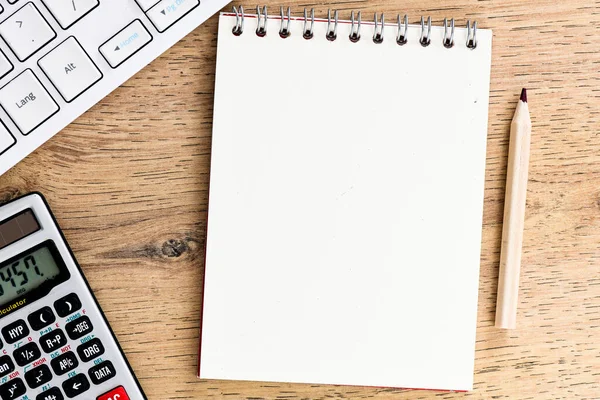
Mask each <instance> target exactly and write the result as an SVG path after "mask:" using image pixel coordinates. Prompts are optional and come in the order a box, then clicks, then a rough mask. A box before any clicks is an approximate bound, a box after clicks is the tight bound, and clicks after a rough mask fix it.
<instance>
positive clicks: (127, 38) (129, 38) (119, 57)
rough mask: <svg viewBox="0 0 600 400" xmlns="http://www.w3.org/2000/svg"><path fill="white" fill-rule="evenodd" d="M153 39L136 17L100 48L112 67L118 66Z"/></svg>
mask: <svg viewBox="0 0 600 400" xmlns="http://www.w3.org/2000/svg"><path fill="white" fill-rule="evenodd" d="M150 41H152V36H151V35H150V33H149V32H148V30H147V29H146V28H145V27H144V25H143V24H142V23H141V22H140V20H139V19H136V20H135V21H133V22H132V23H130V24H129V25H127V26H126V27H125V28H124V29H123V30H121V31H119V32H118V33H117V34H116V35H115V36H113V37H112V38H110V39H109V40H108V41H107V42H105V43H104V44H103V45H102V46H100V48H99V49H98V50H99V51H100V53H101V54H102V56H104V58H105V59H106V61H107V62H108V63H109V64H110V66H111V67H113V68H117V67H118V66H119V65H121V64H122V63H123V62H124V61H125V60H127V59H128V58H129V57H131V56H132V55H134V54H135V53H137V52H138V51H140V50H141V49H142V47H144V46H145V45H147V44H148V43H150Z"/></svg>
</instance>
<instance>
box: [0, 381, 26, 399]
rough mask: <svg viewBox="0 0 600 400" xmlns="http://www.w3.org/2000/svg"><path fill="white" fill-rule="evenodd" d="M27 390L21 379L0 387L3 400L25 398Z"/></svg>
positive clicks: (0, 395)
mask: <svg viewBox="0 0 600 400" xmlns="http://www.w3.org/2000/svg"><path fill="white" fill-rule="evenodd" d="M25 392H27V388H26V387H25V384H24V383H23V380H22V379H21V378H15V379H12V380H10V381H8V382H6V383H5V384H4V385H2V386H0V397H1V398H2V400H14V399H18V398H19V397H21V396H23V395H24V394H25Z"/></svg>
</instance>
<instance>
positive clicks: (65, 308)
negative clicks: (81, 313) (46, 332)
mask: <svg viewBox="0 0 600 400" xmlns="http://www.w3.org/2000/svg"><path fill="white" fill-rule="evenodd" d="M80 308H81V301H80V300H79V297H77V295H76V294H75V293H70V294H68V295H66V296H65V297H61V298H60V299H58V300H56V301H55V302H54V309H55V310H56V313H57V314H58V316H59V317H62V318H64V317H66V316H67V315H69V314H73V313H74V312H75V311H77V310H79V309H80Z"/></svg>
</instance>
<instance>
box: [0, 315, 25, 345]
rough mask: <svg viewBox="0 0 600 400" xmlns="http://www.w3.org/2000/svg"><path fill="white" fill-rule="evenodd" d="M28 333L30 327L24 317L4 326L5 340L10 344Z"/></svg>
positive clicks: (3, 334)
mask: <svg viewBox="0 0 600 400" xmlns="http://www.w3.org/2000/svg"><path fill="white" fill-rule="evenodd" d="M27 335H29V328H28V327H27V324H26V323H25V321H23V320H22V319H20V320H18V321H15V322H13V323H12V324H9V325H6V326H5V327H4V328H2V336H4V340H6V343H8V344H13V343H15V342H17V341H19V340H21V339H23V338H24V337H25V336H27Z"/></svg>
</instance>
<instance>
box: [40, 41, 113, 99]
mask: <svg viewBox="0 0 600 400" xmlns="http://www.w3.org/2000/svg"><path fill="white" fill-rule="evenodd" d="M38 65H39V66H40V68H41V69H42V71H44V73H45V74H46V76H48V79H50V81H51V82H52V84H53V85H54V86H55V87H56V90H58V92H59V93H60V95H61V96H62V97H63V99H65V101H66V102H67V103H69V102H71V101H73V99H75V98H76V97H77V96H79V95H80V94H81V93H83V92H85V91H86V90H87V89H89V88H90V87H91V86H92V85H93V84H94V83H96V82H98V81H99V80H100V79H101V78H102V73H101V72H100V70H99V69H98V68H97V67H96V65H94V63H93V62H92V60H91V59H90V57H89V56H88V55H87V54H86V52H85V51H84V50H83V48H82V47H81V45H80V44H79V42H77V39H75V38H74V37H73V36H71V37H70V38H68V39H67V40H65V41H64V42H62V43H61V44H60V45H58V47H56V48H55V49H54V50H52V51H51V52H50V53H48V54H47V55H45V56H44V57H42V59H40V60H39V61H38Z"/></svg>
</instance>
